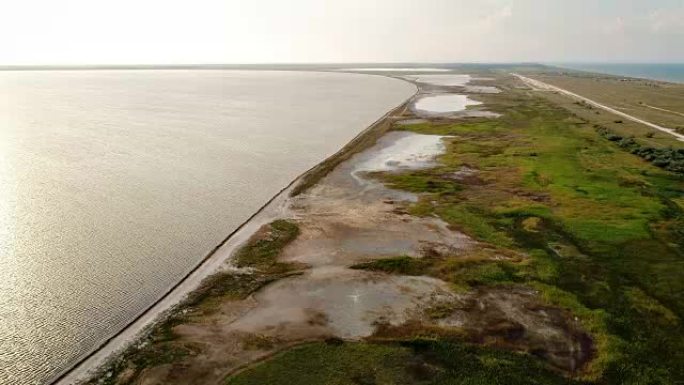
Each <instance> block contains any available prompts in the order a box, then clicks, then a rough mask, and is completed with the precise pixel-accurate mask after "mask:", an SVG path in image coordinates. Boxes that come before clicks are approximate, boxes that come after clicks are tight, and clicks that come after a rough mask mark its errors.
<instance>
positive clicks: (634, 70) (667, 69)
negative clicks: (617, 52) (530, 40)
mask: <svg viewBox="0 0 684 385" xmlns="http://www.w3.org/2000/svg"><path fill="white" fill-rule="evenodd" d="M553 65H554V66H557V67H562V68H568V69H574V70H580V71H589V72H597V73H603V74H609V75H617V76H629V77H635V78H644V79H653V80H661V81H666V82H673V83H684V63H554V64H553Z"/></svg>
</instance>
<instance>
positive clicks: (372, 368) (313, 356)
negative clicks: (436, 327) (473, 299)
mask: <svg viewBox="0 0 684 385" xmlns="http://www.w3.org/2000/svg"><path fill="white" fill-rule="evenodd" d="M530 373H534V374H535V375H534V377H532V376H530ZM284 383H287V384H290V385H311V384H331V385H332V384H335V385H359V384H368V385H371V384H377V385H380V384H396V385H403V384H405V385H418V384H420V385H448V384H478V385H489V384H492V385H494V384H506V385H517V384H520V385H530V384H545V385H553V384H558V385H561V384H568V385H569V384H574V383H575V382H574V381H572V380H569V379H566V378H564V377H563V376H561V375H559V374H558V373H556V372H553V371H551V370H549V369H547V368H545V367H544V366H543V365H541V363H540V362H539V361H538V360H535V359H533V358H532V357H530V356H526V355H521V354H514V353H508V352H504V351H499V350H495V349H488V348H483V347H477V346H474V345H470V344H461V343H455V342H447V341H438V340H432V339H415V340H411V341H404V342H397V343H386V344H378V343H354V342H336V343H324V342H318V343H312V344H306V345H303V346H299V347H296V348H293V349H290V350H288V351H286V352H284V353H282V354H279V355H277V356H276V357H275V358H273V359H271V360H268V361H266V362H265V363H263V364H260V365H256V366H254V367H252V368H248V369H247V370H245V371H243V372H241V373H239V374H237V375H235V376H234V377H232V378H230V379H228V380H227V381H226V385H281V384H284Z"/></svg>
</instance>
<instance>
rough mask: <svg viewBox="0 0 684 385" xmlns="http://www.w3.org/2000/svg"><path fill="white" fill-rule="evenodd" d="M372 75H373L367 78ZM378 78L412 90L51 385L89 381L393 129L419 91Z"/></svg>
mask: <svg viewBox="0 0 684 385" xmlns="http://www.w3.org/2000/svg"><path fill="white" fill-rule="evenodd" d="M371 76H372V75H371ZM376 76H384V77H390V78H394V79H398V80H402V81H405V82H407V83H410V84H413V85H414V86H415V87H416V90H415V92H414V93H413V94H412V95H410V96H409V97H408V98H407V99H406V100H404V101H403V102H402V103H401V104H399V105H397V106H395V107H394V108H392V109H391V110H389V111H388V112H387V113H385V114H384V115H383V116H381V117H380V118H378V119H377V120H376V121H375V122H373V123H372V124H371V125H370V126H368V127H366V128H365V129H363V130H362V131H361V132H359V134H357V135H356V136H355V137H354V138H352V139H351V140H350V141H349V142H348V143H347V144H345V145H344V146H343V147H342V148H340V149H339V150H338V151H337V152H335V153H334V154H332V155H330V156H329V157H327V158H325V159H323V160H322V161H321V162H319V163H318V164H316V165H315V166H313V167H311V168H310V169H308V170H306V171H304V172H303V173H301V174H300V175H299V176H297V177H296V178H295V179H294V180H292V181H291V182H290V183H289V184H288V185H287V186H285V187H284V188H282V189H281V190H280V191H279V192H278V193H277V194H275V195H274V196H273V197H271V198H270V199H269V200H268V201H267V202H266V203H264V205H262V206H261V207H260V208H259V209H258V210H257V211H256V212H255V213H254V214H252V215H251V216H250V217H249V218H247V220H245V221H244V222H243V223H241V224H240V225H239V226H238V227H237V228H236V229H235V230H233V231H232V232H231V233H230V234H228V235H227V236H226V237H225V238H224V239H223V240H222V241H221V242H220V243H219V244H218V245H217V246H215V247H214V248H213V249H212V250H211V251H210V252H209V253H207V254H206V255H205V256H204V257H203V258H202V259H201V260H200V261H199V262H198V263H197V264H196V265H195V266H194V267H193V268H192V269H191V270H190V271H189V272H188V273H187V274H186V275H185V276H184V277H183V278H182V279H181V280H179V281H178V282H177V283H175V284H174V285H172V286H171V287H170V288H169V290H168V291H166V292H165V293H164V294H163V295H162V296H161V297H160V298H158V299H157V300H156V301H154V302H153V303H152V304H150V305H149V306H148V307H147V308H145V309H144V310H143V311H142V312H141V313H140V314H138V315H137V316H136V317H135V318H133V319H132V320H131V321H130V322H129V323H127V324H126V325H125V326H124V327H123V328H122V329H121V330H119V331H118V332H117V333H115V334H114V335H112V336H111V337H109V338H107V339H106V340H105V341H104V342H102V343H101V344H100V345H98V346H96V347H95V348H94V349H92V350H91V351H90V352H88V353H86V354H85V355H84V356H83V357H82V358H79V359H78V360H77V361H76V362H75V363H74V364H73V365H72V366H71V367H69V368H66V369H64V370H63V371H61V372H60V373H58V374H57V375H55V376H54V377H53V378H52V379H50V380H48V381H47V384H49V385H69V384H78V383H80V382H82V381H84V380H87V379H88V378H89V376H91V375H92V374H93V373H95V372H96V371H97V370H98V369H100V368H101V367H103V366H104V365H106V364H107V362H108V361H109V360H110V359H111V358H113V357H115V356H116V355H117V354H119V353H120V352H122V351H123V350H124V349H126V348H127V347H128V346H130V345H131V344H133V343H135V341H137V340H138V339H140V338H141V337H142V336H144V333H145V332H146V331H147V330H149V329H150V328H152V327H154V325H156V324H158V323H159V322H161V321H162V320H163V319H165V318H166V317H167V316H168V315H170V313H172V312H173V311H174V308H175V307H176V306H178V305H179V304H181V303H182V302H183V300H184V299H185V298H186V297H187V295H188V294H190V293H191V292H193V291H195V290H196V289H197V288H198V287H199V285H200V284H201V282H202V281H203V280H204V279H205V278H207V277H209V276H211V275H213V274H215V273H217V272H219V271H220V270H221V268H222V265H223V264H224V263H225V262H226V261H227V260H228V259H230V258H231V257H232V256H233V254H234V253H235V251H236V250H238V248H239V247H240V246H242V245H243V244H244V243H245V242H246V241H247V240H248V239H249V238H250V237H251V236H252V235H253V234H254V233H256V232H257V231H258V230H259V228H261V226H263V225H265V224H267V223H269V222H270V221H271V220H273V219H276V218H278V217H281V216H282V215H279V214H280V213H282V210H283V208H284V207H285V206H286V204H287V202H288V201H289V200H290V199H292V198H293V197H295V196H296V195H298V194H299V193H302V192H304V191H306V189H308V188H310V187H311V186H313V185H315V184H316V182H317V181H319V180H320V179H322V178H323V177H325V176H326V175H327V174H328V173H329V172H330V171H332V170H333V169H334V168H335V167H336V166H337V165H339V164H340V163H342V162H344V161H345V160H347V159H349V158H350V157H351V156H352V155H354V154H355V153H358V152H360V151H363V150H364V149H366V148H368V147H370V146H372V145H373V144H374V143H375V142H376V141H377V139H379V138H380V137H381V136H382V135H384V133H386V132H387V131H388V130H389V128H390V127H391V125H392V121H391V117H392V116H393V115H394V114H395V113H397V112H402V111H405V110H406V109H407V108H408V107H409V105H410V103H411V101H412V100H413V99H414V98H415V97H416V95H418V94H419V92H420V88H419V87H418V86H416V85H415V83H414V82H411V81H409V80H407V79H402V78H399V77H394V76H385V75H381V74H378V75H376Z"/></svg>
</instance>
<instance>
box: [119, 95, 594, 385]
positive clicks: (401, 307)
mask: <svg viewBox="0 0 684 385" xmlns="http://www.w3.org/2000/svg"><path fill="white" fill-rule="evenodd" d="M431 87H434V86H431ZM421 90H422V86H421ZM438 91H439V92H442V93H444V92H447V91H448V89H446V88H444V89H440V90H438ZM422 96H423V95H419V96H418V97H416V98H414V103H415V102H416V101H417V100H420V97H422ZM414 111H415V110H414ZM479 112H480V113H482V114H485V113H487V111H485V110H480V111H479ZM407 115H408V116H407ZM418 117H419V116H416V114H413V115H411V114H406V113H404V114H402V116H397V117H390V118H392V119H394V120H399V119H404V120H407V119H408V120H409V121H410V120H411V119H416V118H418ZM426 119H429V118H426ZM449 140H453V139H452V138H449V137H443V136H437V135H421V134H416V133H411V132H403V131H401V132H400V131H391V132H389V133H387V134H385V135H384V136H382V137H381V138H380V139H379V140H378V141H377V142H376V143H375V144H374V145H373V146H372V147H371V148H368V149H366V150H364V151H361V152H359V153H356V154H355V155H353V156H351V158H349V159H347V160H345V161H344V162H342V163H341V164H339V165H338V166H337V167H335V168H334V169H333V170H332V171H330V172H329V173H328V174H327V175H326V176H325V177H323V178H322V179H320V180H319V181H318V182H317V183H316V184H315V185H313V187H311V188H309V189H308V190H306V191H305V192H303V193H301V194H299V195H297V196H296V197H293V198H290V199H289V200H285V201H284V202H282V203H280V204H279V205H278V207H280V209H279V210H278V212H279V214H280V215H279V218H285V219H290V220H293V221H294V222H296V223H297V225H298V227H299V235H298V236H297V238H296V239H294V240H293V241H291V243H289V244H288V245H287V246H285V248H284V249H283V250H282V251H281V252H280V255H279V260H280V261H282V262H294V263H296V265H297V266H306V267H305V268H304V269H303V271H302V272H301V274H298V275H294V276H290V277H288V278H282V279H280V280H278V281H276V282H274V283H272V284H270V285H267V286H265V287H264V288H262V289H261V290H259V291H258V292H256V293H255V294H253V295H252V296H250V297H248V298H247V299H244V300H225V301H220V302H217V303H216V304H212V310H213V311H212V312H210V313H208V314H203V315H202V316H201V317H197V318H192V320H191V321H188V322H184V323H181V324H179V325H177V326H175V327H173V332H174V335H175V338H174V340H173V343H174V344H176V345H180V346H183V347H185V348H190V349H191V350H192V351H193V354H190V355H187V356H185V357H183V358H182V359H180V360H178V361H174V362H173V363H170V364H160V365H157V366H151V367H148V368H145V369H144V370H143V371H142V373H141V375H140V376H139V378H138V379H137V381H136V382H135V383H136V384H146V385H152V384H160V385H161V384H164V385H173V384H187V385H190V384H199V383H201V384H220V383H222V382H223V381H224V379H225V377H226V376H227V375H229V374H230V373H232V372H234V371H235V370H238V369H239V368H241V367H244V366H245V365H248V364H250V363H253V362H255V361H257V360H260V359H263V358H265V357H267V356H269V355H271V354H273V353H275V352H278V351H281V350H283V349H285V348H287V347H289V346H292V345H294V344H298V343H302V342H305V341H311V340H320V339H326V338H343V339H348V340H359V339H363V338H365V337H369V336H376V337H382V335H383V334H382V333H383V331H384V332H391V329H392V328H396V329H401V328H403V327H406V326H407V325H412V324H426V325H432V326H435V327H443V328H459V329H460V330H464V331H466V332H468V333H469V335H470V336H472V339H473V340H474V342H479V343H488V342H489V341H498V342H497V343H503V344H504V346H507V345H506V344H509V345H510V347H511V348H513V349H522V350H528V351H530V350H534V351H535V352H539V354H541V355H543V356H544V357H545V358H547V359H548V360H549V361H550V362H552V363H553V364H555V365H556V366H558V367H560V368H562V369H565V370H575V368H576V367H578V366H580V365H581V364H582V363H583V362H585V361H586V359H587V357H588V356H589V355H590V354H591V341H590V339H589V338H588V337H587V336H586V334H585V333H584V332H582V331H581V330H580V329H579V326H578V325H575V324H574V323H573V322H572V318H571V317H570V315H569V314H566V313H567V312H564V311H562V310H560V309H558V308H552V307H549V306H545V305H543V304H542V303H541V302H540V300H539V298H538V293H537V292H535V291H534V290H531V289H525V288H505V289H500V288H485V289H480V290H475V291H471V292H468V293H455V292H453V291H452V290H451V288H450V287H449V285H448V284H447V283H445V282H443V281H441V280H439V279H435V278H431V277H426V276H419V277H415V276H402V275H391V274H384V273H377V272H371V271H367V270H357V269H352V268H350V266H352V265H354V264H356V263H360V262H367V261H369V260H373V259H380V258H386V257H396V256H404V255H405V256H412V257H416V258H423V257H426V256H430V257H433V258H441V257H449V258H460V257H461V256H463V257H467V256H468V255H469V253H473V252H477V251H478V250H481V249H482V248H486V247H488V246H486V245H482V244H480V243H478V242H476V241H474V240H472V239H470V238H469V237H467V236H466V235H464V234H462V233H460V232H457V231H454V230H453V229H451V228H450V227H449V226H448V225H447V224H446V223H445V222H443V221H442V220H440V219H439V218H436V217H416V216H411V215H407V214H405V212H404V208H405V206H406V205H407V204H408V203H410V202H414V201H416V200H417V199H418V197H417V196H416V195H414V194H412V193H409V192H404V191H397V190H392V189H389V188H387V187H385V185H384V184H382V183H380V182H378V181H376V180H374V179H373V173H375V172H390V173H392V172H404V171H407V170H416V169H426V168H431V167H435V166H436V165H437V163H436V160H435V159H436V157H437V156H438V155H439V154H441V153H443V152H444V151H445V149H446V146H445V142H446V141H449ZM476 172H477V170H474V169H470V168H467V167H464V168H462V169H460V170H458V171H456V172H453V173H452V174H453V175H451V177H452V178H453V179H454V180H459V178H460V179H463V178H468V177H469V176H472V174H474V173H476ZM258 233H259V232H256V234H255V236H257V235H258ZM490 250H491V249H490ZM500 257H502V258H503V256H498V255H493V258H495V259H498V258H500ZM223 268H224V269H231V270H232V271H233V272H234V274H250V271H241V270H239V269H235V268H234V267H231V266H230V265H228V266H223ZM440 304H449V306H450V308H452V309H454V310H453V311H450V313H448V314H445V315H444V316H443V317H441V319H434V318H433V317H429V316H428V315H427V313H428V311H429V309H430V308H433V307H434V306H436V305H440ZM186 310H188V311H192V309H186ZM502 341H503V342H502ZM129 368H130V367H129ZM131 373H133V370H132V369H130V370H124V371H123V372H121V373H120V374H118V376H119V377H118V378H119V379H120V380H121V381H117V382H116V383H123V382H125V381H126V375H129V376H130V375H131Z"/></svg>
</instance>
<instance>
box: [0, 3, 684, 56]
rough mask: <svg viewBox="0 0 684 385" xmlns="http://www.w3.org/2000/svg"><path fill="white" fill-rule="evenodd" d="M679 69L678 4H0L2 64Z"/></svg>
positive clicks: (683, 52) (683, 8)
mask: <svg viewBox="0 0 684 385" xmlns="http://www.w3.org/2000/svg"><path fill="white" fill-rule="evenodd" d="M604 61H608V62H684V0H192V1H190V0H187V1H179V0H111V1H110V0H60V1H55V0H0V65H24V64H30V65H50V64H52V65H59V64H67V65H71V64H191V63H198V64H199V63H207V64H216V63H309V62H329V63H330V62H336V63H343V62H350V63H352V62H357V63H360V62H369V63H370V62H604Z"/></svg>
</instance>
